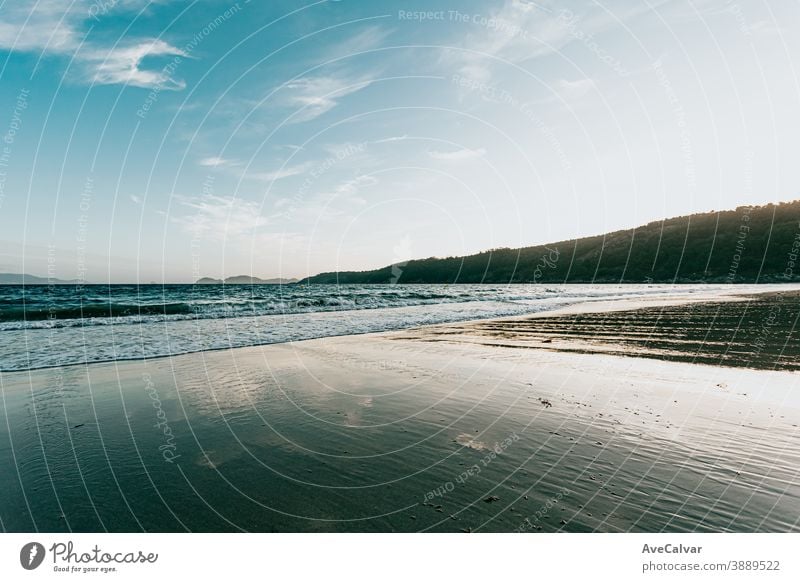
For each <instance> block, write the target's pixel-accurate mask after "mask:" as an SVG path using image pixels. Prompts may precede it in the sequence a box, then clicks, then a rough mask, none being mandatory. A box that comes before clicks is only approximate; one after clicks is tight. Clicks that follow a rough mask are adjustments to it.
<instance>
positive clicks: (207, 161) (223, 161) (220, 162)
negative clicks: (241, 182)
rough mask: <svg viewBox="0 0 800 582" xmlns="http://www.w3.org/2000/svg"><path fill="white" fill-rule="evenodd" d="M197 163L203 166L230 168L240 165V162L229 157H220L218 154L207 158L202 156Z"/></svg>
mask: <svg viewBox="0 0 800 582" xmlns="http://www.w3.org/2000/svg"><path fill="white" fill-rule="evenodd" d="M197 163H198V165H200V166H202V167H204V168H232V167H235V166H238V165H240V163H241V162H239V161H238V160H233V159H229V158H221V157H219V156H210V157H208V158H202V159H201V160H200V161H198V162H197Z"/></svg>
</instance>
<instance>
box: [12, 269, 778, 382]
mask: <svg viewBox="0 0 800 582" xmlns="http://www.w3.org/2000/svg"><path fill="white" fill-rule="evenodd" d="M679 289H680V291H681V292H685V291H690V292H691V291H700V290H702V291H708V290H713V289H714V287H710V286H699V285H698V286H681V287H680V288H679ZM760 289H763V287H761V288H760ZM675 290H676V287H673V286H667V285H625V286H617V285H565V286H542V285H504V286H492V285H345V286H335V285H314V286H299V285H283V286H273V285H261V286H250V285H225V286H223V285H166V286H161V285H141V286H140V285H111V286H102V285H93V286H84V287H76V286H70V285H64V286H46V285H40V286H0V370H2V371H11V370H25V369H33V368H43V367H51V366H66V365H74V364H81V363H89V362H101V361H113V360H126V359H139V358H152V357H158V356H167V355H174V354H181V353H188V352H196V351H201V350H209V349H223V348H231V347H242V346H250V345H259V344H270V343H283V342H290V341H299V340H304V339H313V338H319V337H329V336H337V335H350V334H359V333H369V332H378V331H388V330H396V329H403V328H408V327H415V326H419V325H426V324H433V323H446V322H455V321H466V320H472V319H484V318H491V317H498V316H511V315H523V314H527V313H535V312H538V311H544V310H550V309H555V308H558V307H561V306H564V305H567V304H570V303H575V302H578V301H584V300H587V299H610V298H616V297H623V296H625V297H631V296H634V297H635V296H643V295H652V294H663V293H669V292H675Z"/></svg>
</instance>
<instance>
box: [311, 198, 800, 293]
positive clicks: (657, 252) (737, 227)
mask: <svg viewBox="0 0 800 582" xmlns="http://www.w3.org/2000/svg"><path fill="white" fill-rule="evenodd" d="M798 254H800V200H796V201H794V202H788V203H781V204H768V205H766V206H754V207H740V208H737V209H736V210H730V211H724V212H709V213H705V214H693V215H690V216H681V217H678V218H670V219H667V220H663V221H657V222H651V223H650V224H646V225H644V226H640V227H638V228H634V229H631V230H621V231H617V232H612V233H609V234H605V235H602V236H592V237H586V238H580V239H576V240H568V241H562V242H556V243H551V244H547V245H540V246H535V247H526V248H521V249H508V248H503V249H493V250H491V251H486V252H483V253H479V254H476V255H469V256H466V257H448V258H429V259H421V260H413V261H408V262H407V263H398V264H396V265H389V266H386V267H383V268H382V269H377V270H374V271H360V272H354V271H349V272H339V273H322V274H319V275H315V276H313V277H309V278H307V279H304V280H303V281H301V282H300V283H339V284H347V283H651V282H652V283H672V282H682V283H683V282H685V283H688V282H708V283H725V282H729V283H755V282H759V283H761V282H764V283H766V282H782V281H800V256H798Z"/></svg>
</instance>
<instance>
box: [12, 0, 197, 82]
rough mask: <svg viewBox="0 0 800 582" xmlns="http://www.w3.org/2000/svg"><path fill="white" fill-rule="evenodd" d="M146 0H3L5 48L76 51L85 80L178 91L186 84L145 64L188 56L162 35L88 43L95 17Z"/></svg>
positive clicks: (138, 6)
mask: <svg viewBox="0 0 800 582" xmlns="http://www.w3.org/2000/svg"><path fill="white" fill-rule="evenodd" d="M148 4H149V2H147V1H146V0H122V1H118V2H108V3H105V4H103V5H102V6H103V10H102V11H98V9H97V6H100V5H99V4H98V3H97V2H96V1H95V2H90V1H89V0H74V1H72V2H65V1H62V0H38V1H35V2H33V1H30V2H24V1H19V0H18V1H15V2H6V3H4V4H3V7H2V11H0V49H5V50H8V51H19V52H30V53H36V52H38V53H40V54H41V55H45V54H56V55H64V56H68V55H71V56H72V57H73V58H74V61H75V63H76V65H77V67H76V68H77V69H78V70H80V71H81V72H82V73H81V77H80V80H81V81H83V82H86V83H96V84H102V85H110V84H126V85H131V86H134V87H144V88H153V87H160V88H161V89H168V90H176V89H183V88H184V86H185V84H184V83H183V82H182V81H177V80H175V79H173V78H171V77H170V75H169V74H168V73H167V72H166V71H165V70H164V69H160V70H150V69H145V68H142V66H141V65H142V61H143V60H144V59H145V58H147V57H158V56H186V55H185V53H184V52H183V51H182V50H181V49H178V48H176V47H174V46H172V45H170V44H169V43H167V42H165V41H163V40H160V39H147V38H145V39H133V40H131V41H130V42H128V43H125V44H123V45H118V46H114V47H103V46H99V45H97V44H92V43H86V44H82V39H83V37H84V35H85V32H86V28H88V24H87V23H88V22H89V21H90V19H92V21H93V20H97V19H98V18H99V15H103V16H105V15H106V14H108V13H109V12H111V11H114V10H133V9H138V8H141V7H143V6H145V5H148Z"/></svg>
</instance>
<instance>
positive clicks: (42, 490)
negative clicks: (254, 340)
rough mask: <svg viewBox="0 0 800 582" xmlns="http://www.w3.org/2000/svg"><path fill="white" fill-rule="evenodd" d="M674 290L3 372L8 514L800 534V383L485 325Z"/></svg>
mask: <svg viewBox="0 0 800 582" xmlns="http://www.w3.org/2000/svg"><path fill="white" fill-rule="evenodd" d="M695 299H697V300H696V301H695ZM747 299H748V298H746V297H745V298H742V297H736V298H735V299H731V298H730V297H727V296H726V297H723V298H722V300H721V301H720V302H719V303H726V304H728V303H732V302H734V301H738V302H742V301H746V300H747ZM669 301H672V303H671V306H673V307H674V306H675V305H686V304H687V303H686V298H675V299H672V300H669V299H666V298H660V299H659V300H658V305H657V306H656V305H654V303H655V302H656V300H653V301H652V302H649V303H648V304H647V305H644V306H642V305H641V303H639V304H637V303H635V302H632V301H628V302H624V301H623V302H614V303H609V304H607V305H599V304H592V303H589V304H585V305H583V306H572V307H568V308H565V309H564V310H559V311H553V312H548V313H543V314H539V315H537V316H521V317H516V318H503V319H495V320H482V321H480V322H468V323H462V324H447V325H440V326H429V327H425V328H417V329H415V330H404V331H399V332H383V333H378V334H366V335H359V336H338V337H329V338H323V339H315V340H307V341H300V342H294V343H285V344H272V345H262V346H255V347H243V348H235V349H229V350H222V351H214V352H198V353H192V354H185V355H179V356H172V357H167V358H158V359H154V360H139V361H127V362H112V363H99V364H90V365H87V366H76V367H67V368H54V369H45V370H36V371H26V372H12V373H3V374H2V378H3V397H4V401H5V409H6V416H7V420H8V423H7V426H8V428H6V427H4V428H3V429H0V451H4V452H3V455H2V457H0V459H2V460H3V471H2V472H0V474H2V475H3V479H2V480H3V483H2V485H3V486H4V487H5V490H6V491H7V492H8V493H7V494H6V496H5V500H4V501H3V503H2V505H0V517H2V519H3V524H4V527H5V528H6V529H7V530H9V531H34V530H41V531H102V530H103V529H108V530H110V531H141V530H147V531H184V530H187V529H188V530H191V531H238V530H246V531H489V532H491V531H498V532H500V531H573V532H581V531H608V532H614V531H676V532H677V531H798V530H799V529H800V525H798V515H797V509H796V508H797V507H798V506H799V505H800V453H798V451H800V447H798V444H800V428H798V427H800V390H798V387H799V386H798V385H799V384H800V375H798V374H796V373H793V372H787V371H779V370H778V371H776V370H763V369H762V370H758V369H749V368H741V367H740V368H737V367H727V366H726V367H721V366H709V365H696V364H692V363H687V362H684V361H666V360H663V359H653V358H652V357H650V358H648V357H626V356H621V355H619V354H617V353H602V350H603V349H605V348H603V346H600V347H598V346H594V348H593V350H594V351H592V352H591V353H589V352H588V351H587V350H585V349H584V350H583V351H582V352H581V351H580V350H574V351H569V350H568V349H561V348H563V346H560V345H557V346H553V345H552V344H544V345H542V344H541V342H539V343H538V345H537V347H542V348H543V349H524V350H523V349H518V347H514V346H511V347H510V346H507V345H505V344H501V343H499V342H496V341H494V339H492V338H489V339H490V340H491V341H488V342H487V341H486V335H485V333H484V335H481V334H482V333H483V332H486V330H485V329H484V328H485V326H487V325H490V326H491V325H497V324H498V322H502V325H516V324H518V323H519V322H520V321H531V320H534V319H535V320H546V319H553V318H556V319H558V318H562V317H564V316H566V315H573V316H574V315H575V314H588V313H609V312H612V311H615V312H619V311H618V310H614V309H613V308H614V307H621V306H623V304H624V306H625V307H627V308H628V310H627V311H623V312H624V313H631V310H630V307H631V306H632V305H636V306H638V307H639V308H644V309H647V308H650V309H652V308H662V307H667V305H664V302H669ZM676 302H677V303H676ZM688 303H693V304H695V305H703V304H705V303H707V298H701V297H696V298H689V299H688ZM597 307H600V308H601V309H600V310H597ZM592 308H594V309H595V311H594V312H591V311H590V310H591V309H592ZM443 330H446V331H447V334H448V335H449V337H447V338H446V339H445V340H444V341H428V340H430V339H431V338H432V337H434V338H435V336H436V334H439V333H441V332H442V331H443ZM495 331H496V330H494V331H493V332H492V333H494V332H495ZM500 331H502V332H503V333H511V330H509V329H504V330H500ZM470 334H472V335H470ZM545 339H546V338H545ZM507 341H509V340H508V338H506V339H504V342H507ZM519 341H521V342H523V343H525V342H526V341H528V340H524V341H523V340H519ZM528 343H530V342H528ZM553 343H555V342H553ZM566 343H567V342H565V344H566ZM567 347H568V346H567ZM584 347H585V346H584ZM553 348H558V349H553ZM582 349H583V348H582ZM39 439H41V440H39ZM9 452H11V453H13V455H9ZM18 460H19V462H17V461H18ZM476 469H477V470H476ZM48 480H49V482H48ZM26 492H27V493H28V494H30V492H36V495H37V499H36V502H35V503H34V504H32V505H28V504H27V501H26V497H25V494H26ZM22 507H27V509H26V510H25V511H22V510H20V508H22Z"/></svg>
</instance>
